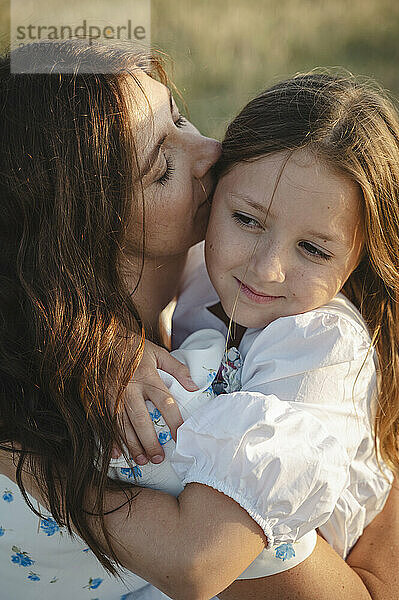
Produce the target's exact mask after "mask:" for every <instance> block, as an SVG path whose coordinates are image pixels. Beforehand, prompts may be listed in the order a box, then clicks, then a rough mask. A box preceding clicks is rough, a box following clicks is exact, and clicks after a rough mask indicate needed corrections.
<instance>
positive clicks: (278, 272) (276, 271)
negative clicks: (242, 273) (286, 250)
mask: <svg viewBox="0 0 399 600" xmlns="http://www.w3.org/2000/svg"><path fill="white" fill-rule="evenodd" d="M281 258H282V257H281V249H279V248H278V247H277V246H274V247H273V248H269V249H267V248H264V247H261V248H259V249H258V250H257V251H256V252H255V253H254V255H253V258H252V271H253V272H254V275H255V276H256V278H257V279H258V282H259V283H258V285H259V290H260V291H264V292H269V293H271V294H272V293H273V292H274V291H275V290H270V289H267V288H262V287H260V285H261V284H262V283H264V284H267V283H268V282H275V283H283V282H284V281H285V267H284V266H283V264H282V261H281ZM276 293H277V292H276Z"/></svg>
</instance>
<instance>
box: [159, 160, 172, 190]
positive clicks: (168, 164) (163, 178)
mask: <svg viewBox="0 0 399 600" xmlns="http://www.w3.org/2000/svg"><path fill="white" fill-rule="evenodd" d="M165 161H166V169H165V171H164V172H163V173H162V175H161V177H159V178H158V179H157V183H160V184H161V185H166V183H167V182H168V181H169V179H170V178H171V177H172V174H173V173H174V171H175V167H174V166H173V161H172V159H171V158H168V157H166V156H165Z"/></svg>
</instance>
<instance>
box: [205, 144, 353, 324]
mask: <svg viewBox="0 0 399 600" xmlns="http://www.w3.org/2000/svg"><path fill="white" fill-rule="evenodd" d="M361 201H362V197H361V192H360V188H359V186H358V185H357V184H355V183H354V182H353V181H352V180H351V179H350V178H349V177H348V176H346V175H344V174H343V173H341V172H338V171H337V170H334V169H332V168H331V167H330V166H328V164H327V163H325V162H322V161H321V160H320V159H319V158H317V157H315V156H314V155H313V154H312V153H311V152H310V151H309V150H305V149H302V150H296V151H295V152H293V153H292V154H291V155H288V154H287V153H286V152H278V153H275V154H272V155H268V156H265V157H262V158H259V159H257V160H254V161H251V162H243V163H238V164H236V165H235V166H234V167H233V168H232V169H230V171H228V172H227V174H226V175H224V176H223V177H222V178H221V179H220V181H219V183H218V186H217V188H216V192H215V196H214V199H213V204H212V211H211V216H210V221H209V227H208V232H207V236H206V262H207V268H208V272H209V276H210V278H211V281H212V284H213V286H214V287H215V289H216V291H217V293H218V295H219V298H220V301H221V304H222V306H223V309H224V311H225V312H226V314H227V315H228V316H229V317H231V316H232V315H233V320H234V321H235V322H236V323H239V324H240V325H243V326H244V327H265V326H266V325H268V324H269V323H270V322H271V321H274V320H275V319H277V318H279V317H283V316H288V315H293V314H299V313H303V312H306V311H309V310H312V309H314V308H318V307H320V306H322V305H323V304H325V303H327V302H329V301H330V300H331V299H332V298H333V297H334V296H335V295H336V294H337V293H338V292H339V291H340V290H341V288H342V286H343V285H344V283H345V281H346V280H347V279H348V277H349V276H350V274H351V273H352V271H353V270H354V269H355V268H356V266H357V264H358V262H359V259H360V255H361V250H362V246H363V231H362V225H361V223H362V218H361ZM269 205H270V206H269ZM268 209H269V210H268Z"/></svg>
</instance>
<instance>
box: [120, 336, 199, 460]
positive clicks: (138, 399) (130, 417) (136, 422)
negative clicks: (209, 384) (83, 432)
mask: <svg viewBox="0 0 399 600" xmlns="http://www.w3.org/2000/svg"><path fill="white" fill-rule="evenodd" d="M157 369H161V370H162V371H165V372H166V373H169V374H170V375H173V377H175V379H177V380H178V381H179V383H180V384H181V385H182V386H183V387H184V388H185V389H186V390H188V391H191V392H193V391H195V390H197V389H198V388H197V386H196V385H195V383H194V382H193V381H192V379H191V377H190V372H189V370H188V367H186V366H185V365H183V364H182V363H181V362H180V361H178V360H177V359H176V358H174V357H173V356H171V354H170V353H169V352H168V351H167V350H165V349H164V348H161V347H160V346H157V345H156V344H153V343H152V342H149V341H147V340H146V342H145V346H144V353H143V357H142V359H141V361H140V364H139V366H138V367H137V369H136V371H135V374H134V377H133V379H132V381H131V382H130V383H129V385H128V387H127V390H126V397H125V401H124V403H123V405H122V407H121V413H120V417H119V418H120V426H121V430H122V432H123V433H124V437H125V440H126V442H127V446H128V450H129V456H130V457H131V458H132V459H133V460H134V461H135V462H136V463H137V464H139V465H144V464H146V463H147V462H148V459H149V460H151V462H153V463H160V462H162V461H163V459H164V458H165V453H164V451H163V449H162V446H161V444H160V443H159V440H158V438H157V434H156V432H155V428H154V425H153V423H152V421H151V417H150V415H149V412H148V409H147V405H146V400H151V402H152V403H153V404H154V406H156V408H157V409H158V410H159V412H160V413H161V414H162V416H163V418H164V419H165V422H166V424H167V425H168V427H169V429H170V432H171V435H172V438H173V439H174V440H175V441H176V432H177V428H178V427H180V425H181V424H182V423H183V419H182V416H181V414H180V410H179V407H178V406H177V403H176V402H175V400H174V398H173V397H172V396H171V395H170V392H169V390H168V388H167V387H166V385H165V384H164V383H163V381H162V379H161V378H160V376H159V374H158V371H157ZM120 454H121V452H120V450H119V449H118V448H114V450H113V457H114V458H117V457H118V456H119V455H120ZM147 457H148V458H147Z"/></svg>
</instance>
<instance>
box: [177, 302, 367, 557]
mask: <svg viewBox="0 0 399 600" xmlns="http://www.w3.org/2000/svg"><path fill="white" fill-rule="evenodd" d="M250 336H251V333H249V335H248V336H247V343H248V342H249V344H250V347H249V349H247V352H246V357H245V361H244V366H243V372H242V383H243V388H242V391H240V392H235V393H232V394H226V395H221V396H218V397H217V398H215V399H214V400H211V401H210V403H208V405H207V406H206V407H205V408H204V410H202V409H201V410H199V411H197V412H196V413H195V415H193V416H192V417H191V418H189V419H188V420H187V421H185V422H184V424H183V425H182V426H181V427H180V428H179V430H178V436H177V446H176V450H175V452H174V455H173V457H172V464H173V467H174V468H175V470H176V471H177V473H178V474H179V476H180V477H181V479H182V481H183V484H184V485H185V484H187V483H190V482H198V483H202V484H205V485H209V486H211V487H213V488H215V489H217V490H219V491H220V492H223V493H224V494H226V495H228V496H230V497H231V498H232V499H234V500H235V501H236V502H238V503H239V504H240V505H241V506H242V507H243V508H244V509H245V510H246V511H247V512H248V513H249V514H250V515H251V517H252V518H253V519H254V520H255V521H256V522H257V523H258V524H259V525H260V526H261V527H262V529H263V531H264V532H265V534H266V536H267V538H268V547H269V548H270V547H275V546H278V545H281V544H290V543H294V542H295V541H296V540H298V539H299V538H301V537H302V536H303V535H305V534H306V533H308V532H309V531H311V530H312V529H315V528H316V527H319V526H320V525H322V524H323V523H325V522H326V521H327V520H328V519H329V517H330V515H331V513H332V511H333V510H334V507H335V504H336V502H337V500H338V498H339V496H340V494H341V492H342V490H343V489H344V487H345V485H346V484H347V480H348V477H349V467H350V463H351V460H352V458H353V456H354V453H355V452H356V448H357V447H358V445H359V444H360V443H361V441H362V439H363V438H364V436H365V435H369V433H368V429H367V428H369V427H370V422H369V416H368V411H367V404H368V401H367V399H366V400H365V395H366V396H367V394H369V392H370V391H371V389H372V388H373V381H372V379H373V376H375V367H374V363H373V361H371V363H372V365H370V364H368V365H367V368H366V371H365V374H364V375H363V376H362V377H359V378H358V380H359V379H360V384H359V386H357V387H356V391H355V392H354V390H353V386H354V383H355V380H356V376H357V375H358V371H359V369H360V366H361V364H362V362H363V361H364V359H365V358H366V355H367V349H368V344H367V336H366V335H365V334H364V332H362V330H361V328H359V327H357V326H354V325H352V323H351V321H350V320H348V319H347V318H346V317H345V318H342V317H341V316H340V315H337V314H331V313H323V312H322V311H321V312H317V311H310V312H309V313H305V314H304V315H295V316H292V317H284V318H281V319H278V320H276V321H274V322H273V323H271V325H269V327H267V328H266V329H265V330H264V331H263V332H262V333H261V334H260V335H259V334H258V335H257V336H256V338H255V339H253V340H251V337H250ZM366 362H367V361H366ZM260 392H262V393H260ZM348 396H349V398H348ZM357 397H359V398H361V401H360V402H359V404H358V405H357V406H356V408H354V404H353V400H354V399H355V400H356V398H357ZM347 420H349V424H348V423H347ZM366 430H367V433H366Z"/></svg>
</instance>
